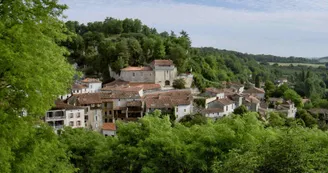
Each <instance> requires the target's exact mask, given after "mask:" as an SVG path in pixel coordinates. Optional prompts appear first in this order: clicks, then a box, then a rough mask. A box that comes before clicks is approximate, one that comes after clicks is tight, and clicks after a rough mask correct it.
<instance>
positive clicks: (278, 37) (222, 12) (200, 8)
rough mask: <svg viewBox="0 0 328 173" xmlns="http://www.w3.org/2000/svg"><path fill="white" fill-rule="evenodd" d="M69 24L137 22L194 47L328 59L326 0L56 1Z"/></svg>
mask: <svg viewBox="0 0 328 173" xmlns="http://www.w3.org/2000/svg"><path fill="white" fill-rule="evenodd" d="M59 2H60V3H64V4H67V5H68V6H69V9H68V10H67V11H66V12H65V15H67V16H68V20H77V21H79V22H81V23H87V22H91V21H103V20H104V19H105V18H106V17H114V18H119V19H124V18H138V19H140V20H141V21H142V22H143V23H144V24H146V25H148V26H150V27H155V28H156V29H157V31H159V32H162V31H171V30H173V31H175V32H180V31H181V30H185V31H187V33H188V34H189V36H190V38H191V40H192V45H193V46H197V47H205V46H212V47H216V48H219V49H228V50H236V51H240V52H245V53H255V54H273V55H280V56H302V57H323V56H328V0H198V1H197V0H189V1H187V0H60V1H59Z"/></svg>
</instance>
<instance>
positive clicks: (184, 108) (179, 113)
mask: <svg viewBox="0 0 328 173" xmlns="http://www.w3.org/2000/svg"><path fill="white" fill-rule="evenodd" d="M191 113H192V104H190V105H178V106H176V107H175V115H176V120H177V121H179V120H180V119H181V118H182V117H184V116H185V115H188V114H191Z"/></svg>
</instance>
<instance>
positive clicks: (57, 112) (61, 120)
mask: <svg viewBox="0 0 328 173" xmlns="http://www.w3.org/2000/svg"><path fill="white" fill-rule="evenodd" d="M85 109H86V107H82V106H73V105H68V104H66V103H64V102H61V101H57V102H56V106H55V107H53V108H52V109H51V110H49V111H47V112H46V115H45V118H44V120H45V122H46V123H48V124H49V125H50V126H52V127H53V128H54V129H55V131H56V132H57V130H60V129H62V128H63V127H64V126H70V127H72V128H84V127H85V121H84V117H85Z"/></svg>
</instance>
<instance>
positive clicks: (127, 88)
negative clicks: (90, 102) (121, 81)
mask: <svg viewBox="0 0 328 173" xmlns="http://www.w3.org/2000/svg"><path fill="white" fill-rule="evenodd" d="M140 90H142V88H141V87H138V86H129V85H125V86H106V87H104V88H102V89H101V91H126V92H129V91H136V92H139V91H140Z"/></svg>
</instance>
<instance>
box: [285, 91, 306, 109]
mask: <svg viewBox="0 0 328 173" xmlns="http://www.w3.org/2000/svg"><path fill="white" fill-rule="evenodd" d="M284 99H286V100H291V101H292V102H294V104H295V106H296V107H298V108H302V107H303V102H302V97H301V96H300V95H298V94H297V93H296V92H295V91H294V90H292V89H288V90H286V91H285V92H284Z"/></svg>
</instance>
